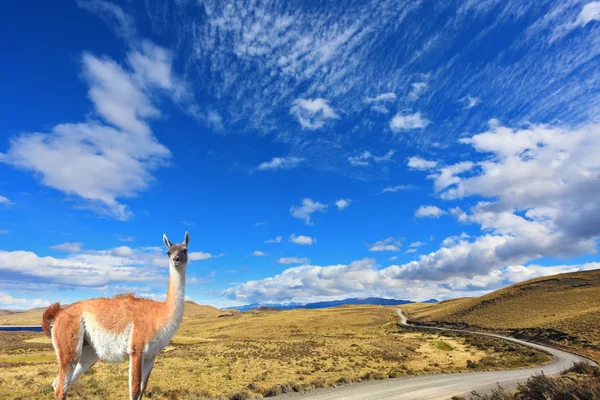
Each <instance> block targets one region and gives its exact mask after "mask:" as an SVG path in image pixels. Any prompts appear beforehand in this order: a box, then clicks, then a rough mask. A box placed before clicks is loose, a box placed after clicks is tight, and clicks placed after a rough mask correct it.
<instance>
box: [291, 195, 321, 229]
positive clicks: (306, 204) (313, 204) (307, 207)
mask: <svg viewBox="0 0 600 400" xmlns="http://www.w3.org/2000/svg"><path fill="white" fill-rule="evenodd" d="M326 208H327V205H325V204H323V203H319V202H318V201H313V200H311V199H308V198H305V199H302V205H301V206H292V207H291V208H290V213H291V214H292V217H294V218H298V219H301V220H304V223H306V225H312V221H311V220H310V217H311V215H312V214H314V213H315V212H325V209H326Z"/></svg>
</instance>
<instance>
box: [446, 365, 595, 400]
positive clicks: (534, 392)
mask: <svg viewBox="0 0 600 400" xmlns="http://www.w3.org/2000/svg"><path fill="white" fill-rule="evenodd" d="M577 371H586V372H585V373H577ZM595 373H596V370H595V369H594V368H593V367H591V368H590V367H589V366H588V364H587V363H583V364H579V363H576V365H574V366H573V367H570V368H568V369H566V370H565V371H564V372H563V375H561V376H558V377H554V378H550V377H548V376H546V375H544V374H543V373H540V374H536V375H533V376H532V377H530V378H529V379H528V380H527V382H525V383H521V384H520V385H519V387H518V389H517V391H516V392H514V393H508V392H506V391H505V390H504V389H503V388H502V387H500V386H499V387H498V388H497V389H495V390H494V391H492V392H491V393H490V394H486V395H480V394H478V393H477V392H475V391H474V392H472V397H471V398H470V400H600V379H599V377H598V376H595ZM567 374H568V375H567ZM458 399H460V398H459V397H457V398H456V399H455V400H458ZM461 400H462V399H461Z"/></svg>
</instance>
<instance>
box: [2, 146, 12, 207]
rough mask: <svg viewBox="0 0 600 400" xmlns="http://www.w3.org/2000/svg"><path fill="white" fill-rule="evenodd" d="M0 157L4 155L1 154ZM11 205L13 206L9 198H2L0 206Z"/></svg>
mask: <svg viewBox="0 0 600 400" xmlns="http://www.w3.org/2000/svg"><path fill="white" fill-rule="evenodd" d="M0 155H2V153H0ZM0 161H2V158H0ZM10 204H12V202H11V201H10V200H9V199H8V198H7V197H4V196H0V205H4V206H7V205H10Z"/></svg>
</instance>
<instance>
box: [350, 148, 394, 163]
mask: <svg viewBox="0 0 600 400" xmlns="http://www.w3.org/2000/svg"><path fill="white" fill-rule="evenodd" d="M394 153H395V151H394V150H389V151H388V152H387V153H385V154H384V155H382V156H375V155H373V154H371V152H370V151H363V152H362V153H361V154H359V155H357V156H350V157H348V161H349V162H350V164H352V165H354V166H363V167H364V166H367V165H370V164H371V163H370V160H373V161H375V162H376V163H384V162H390V161H391V160H392V156H393V155H394Z"/></svg>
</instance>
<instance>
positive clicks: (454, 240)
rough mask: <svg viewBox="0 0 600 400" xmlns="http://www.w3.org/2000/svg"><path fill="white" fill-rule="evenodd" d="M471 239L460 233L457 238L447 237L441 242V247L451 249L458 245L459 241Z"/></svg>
mask: <svg viewBox="0 0 600 400" xmlns="http://www.w3.org/2000/svg"><path fill="white" fill-rule="evenodd" d="M469 238H471V236H469V235H467V234H466V233H465V232H463V233H461V234H460V235H457V236H448V237H447V238H445V239H444V240H443V241H442V246H444V247H452V246H455V245H456V244H458V243H459V242H460V241H461V240H466V239H469Z"/></svg>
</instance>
